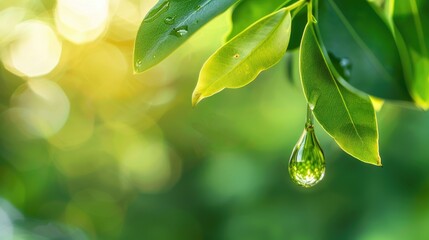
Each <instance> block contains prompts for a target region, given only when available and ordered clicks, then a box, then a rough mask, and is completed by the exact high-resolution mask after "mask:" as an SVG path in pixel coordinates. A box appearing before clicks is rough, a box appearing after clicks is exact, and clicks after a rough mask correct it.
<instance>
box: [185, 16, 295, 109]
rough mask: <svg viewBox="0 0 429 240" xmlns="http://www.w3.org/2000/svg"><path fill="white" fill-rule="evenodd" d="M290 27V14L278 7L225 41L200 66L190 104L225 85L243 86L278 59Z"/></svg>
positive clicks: (287, 39) (287, 40)
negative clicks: (275, 10) (201, 66)
mask: <svg viewBox="0 0 429 240" xmlns="http://www.w3.org/2000/svg"><path fill="white" fill-rule="evenodd" d="M290 30H291V16H290V13H289V11H287V10H286V9H281V10H279V11H277V12H275V13H273V14H270V15H268V16H266V17H265V18H262V19H261V20H259V21H258V22H256V23H255V24H253V25H252V26H250V27H249V28H247V29H246V30H244V31H243V32H241V33H240V34H239V35H237V36H236V37H234V38H233V39H232V40H231V41H229V42H227V43H226V44H225V45H224V46H222V47H221V48H220V49H218V50H217V51H216V52H215V53H214V54H213V55H212V56H211V57H210V58H209V59H208V60H207V61H206V63H205V64H204V66H203V68H202V69H201V72H200V77H199V80H198V83H197V86H196V88H195V90H194V93H193V96H192V104H193V105H196V104H197V103H198V102H199V101H201V100H202V99H204V98H206V97H209V96H212V95H213V94H216V93H218V92H220V91H222V90H223V89H225V88H240V87H243V86H245V85H247V84H249V83H250V82H251V81H253V80H254V79H255V78H256V77H257V76H258V74H259V73H260V72H261V71H263V70H266V69H268V68H270V67H272V66H273V65H274V64H276V63H277V62H279V61H280V59H281V58H282V57H283V55H284V54H285V52H286V49H287V46H288V43H289V37H290Z"/></svg>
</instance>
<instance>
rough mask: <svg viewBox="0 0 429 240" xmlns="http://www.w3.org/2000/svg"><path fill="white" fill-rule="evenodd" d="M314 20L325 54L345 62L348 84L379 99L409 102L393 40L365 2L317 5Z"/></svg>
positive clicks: (332, 1) (325, 1) (335, 0)
mask: <svg viewBox="0 0 429 240" xmlns="http://www.w3.org/2000/svg"><path fill="white" fill-rule="evenodd" d="M317 20H318V22H319V24H318V25H319V26H318V27H319V33H320V38H321V40H322V42H323V44H324V46H325V47H326V49H327V51H328V52H329V53H331V54H333V55H334V56H336V57H338V58H347V59H349V61H350V63H351V73H350V80H349V81H348V82H349V84H351V85H352V86H354V87H355V88H357V89H359V90H362V91H364V92H366V93H368V94H371V95H373V96H376V97H379V98H385V99H390V100H401V101H411V97H410V95H409V93H408V91H407V87H406V83H405V77H404V73H403V69H402V63H401V59H400V55H399V52H398V49H397V46H396V44H395V40H394V37H393V35H392V33H391V31H390V30H389V26H388V24H387V23H386V22H385V21H384V20H383V19H382V18H381V17H380V16H379V15H378V14H377V13H376V12H375V10H374V8H373V7H371V6H370V4H369V3H368V2H367V1H362V0H348V1H344V0H323V1H322V0H321V1H318V16H317Z"/></svg>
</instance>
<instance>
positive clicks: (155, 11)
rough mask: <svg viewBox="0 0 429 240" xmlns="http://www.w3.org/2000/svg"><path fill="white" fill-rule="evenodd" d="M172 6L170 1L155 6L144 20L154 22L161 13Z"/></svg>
mask: <svg viewBox="0 0 429 240" xmlns="http://www.w3.org/2000/svg"><path fill="white" fill-rule="evenodd" d="M169 8H170V1H164V2H163V3H161V4H159V6H157V7H154V8H153V9H152V10H151V11H150V12H149V13H148V14H147V15H146V17H145V19H144V20H143V22H152V21H154V20H155V19H157V18H158V17H159V16H160V15H161V14H163V13H165V12H166V11H167V10H168V9H169Z"/></svg>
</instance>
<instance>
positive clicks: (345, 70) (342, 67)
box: [328, 52, 353, 81]
mask: <svg viewBox="0 0 429 240" xmlns="http://www.w3.org/2000/svg"><path fill="white" fill-rule="evenodd" d="M328 55H329V58H330V59H331V62H332V64H333V65H334V67H335V69H336V70H337V71H338V73H339V74H340V75H341V76H342V77H343V78H344V80H346V81H349V80H350V77H351V74H352V67H353V65H352V62H351V61H350V59H348V58H340V57H337V56H335V55H334V54H333V53H331V52H328Z"/></svg>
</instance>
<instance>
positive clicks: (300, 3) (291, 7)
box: [285, 0, 307, 11]
mask: <svg viewBox="0 0 429 240" xmlns="http://www.w3.org/2000/svg"><path fill="white" fill-rule="evenodd" d="M305 3H307V0H301V1H298V2H296V3H294V4H292V5H289V6H287V7H285V9H286V10H287V11H292V10H294V9H295V8H298V7H300V6H301V5H303V4H305Z"/></svg>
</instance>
